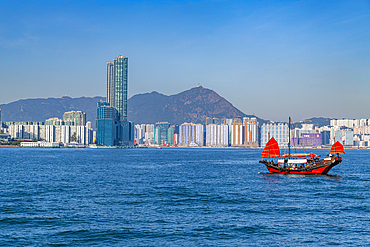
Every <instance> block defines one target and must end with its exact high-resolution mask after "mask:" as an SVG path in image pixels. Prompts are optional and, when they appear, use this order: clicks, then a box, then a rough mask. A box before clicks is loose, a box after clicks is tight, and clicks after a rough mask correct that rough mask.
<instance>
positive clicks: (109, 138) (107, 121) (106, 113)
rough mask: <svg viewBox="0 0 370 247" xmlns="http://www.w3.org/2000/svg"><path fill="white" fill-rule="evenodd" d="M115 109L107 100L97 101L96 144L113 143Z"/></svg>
mask: <svg viewBox="0 0 370 247" xmlns="http://www.w3.org/2000/svg"><path fill="white" fill-rule="evenodd" d="M115 112H116V110H115V109H114V107H111V106H110V104H109V103H107V102H102V101H101V102H98V113H97V118H96V129H97V132H96V144H98V145H109V146H113V145H114V117H115V115H116V113H115Z"/></svg>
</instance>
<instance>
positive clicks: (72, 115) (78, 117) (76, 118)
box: [63, 111, 86, 126]
mask: <svg viewBox="0 0 370 247" xmlns="http://www.w3.org/2000/svg"><path fill="white" fill-rule="evenodd" d="M63 120H64V121H68V120H70V121H72V122H73V123H74V124H73V125H77V126H81V125H82V126H85V125H86V113H85V112H82V111H68V112H65V113H64V114H63Z"/></svg>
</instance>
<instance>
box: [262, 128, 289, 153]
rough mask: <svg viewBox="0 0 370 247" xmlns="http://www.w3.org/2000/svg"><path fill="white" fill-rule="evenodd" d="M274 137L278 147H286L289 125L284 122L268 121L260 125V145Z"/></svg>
mask: <svg viewBox="0 0 370 247" xmlns="http://www.w3.org/2000/svg"><path fill="white" fill-rule="evenodd" d="M271 137H274V138H275V140H276V141H277V142H278V143H279V146H280V147H287V146H288V142H289V141H288V140H289V127H288V124H286V123H277V124H276V123H274V124H273V123H269V124H263V125H262V126H261V147H264V146H265V145H266V143H267V142H268V141H269V140H270V139H271Z"/></svg>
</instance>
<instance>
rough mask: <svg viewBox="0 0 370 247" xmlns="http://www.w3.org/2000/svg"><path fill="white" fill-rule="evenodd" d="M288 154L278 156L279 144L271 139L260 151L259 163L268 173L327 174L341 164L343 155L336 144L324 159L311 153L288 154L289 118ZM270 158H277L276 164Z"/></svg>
mask: <svg viewBox="0 0 370 247" xmlns="http://www.w3.org/2000/svg"><path fill="white" fill-rule="evenodd" d="M288 147H289V153H288V154H285V155H281V154H280V148H279V144H278V143H277V141H276V140H275V138H274V137H272V138H271V139H270V140H269V141H268V142H267V143H266V146H265V148H264V149H263V151H262V157H263V158H269V160H264V159H263V160H261V161H260V162H259V163H262V164H264V165H265V166H266V167H267V169H268V170H269V172H270V173H290V174H327V173H328V172H329V171H330V169H331V168H333V167H334V166H336V165H338V164H339V163H341V162H342V157H340V156H339V154H340V153H344V154H345V152H344V148H343V145H342V144H341V143H340V142H338V141H337V142H336V143H334V144H333V146H332V147H331V149H330V154H329V155H328V156H327V157H326V158H319V157H320V155H317V154H313V153H300V154H291V153H290V118H289V144H288ZM271 158H278V160H277V162H274V161H273V160H271Z"/></svg>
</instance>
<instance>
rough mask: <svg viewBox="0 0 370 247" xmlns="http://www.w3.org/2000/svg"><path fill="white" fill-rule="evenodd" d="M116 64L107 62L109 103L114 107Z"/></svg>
mask: <svg viewBox="0 0 370 247" xmlns="http://www.w3.org/2000/svg"><path fill="white" fill-rule="evenodd" d="M114 78H115V77H114V63H113V62H107V102H108V103H109V104H110V106H112V107H114V85H115V84H114Z"/></svg>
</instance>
